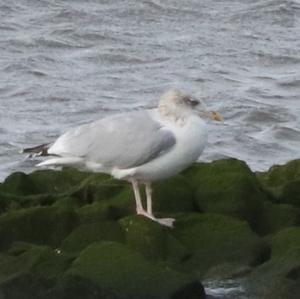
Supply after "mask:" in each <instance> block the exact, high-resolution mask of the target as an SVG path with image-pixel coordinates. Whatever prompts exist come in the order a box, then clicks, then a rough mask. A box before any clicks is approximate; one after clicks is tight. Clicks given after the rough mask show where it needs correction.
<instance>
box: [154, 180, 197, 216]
mask: <svg viewBox="0 0 300 299" xmlns="http://www.w3.org/2000/svg"><path fill="white" fill-rule="evenodd" d="M153 210H154V211H155V212H156V213H159V212H164V213H178V212H181V213H183V212H193V211H195V210H196V207H195V204H194V190H193V187H192V185H191V184H190V182H189V180H188V179H187V178H186V177H184V176H183V175H177V176H175V177H172V178H170V179H167V180H163V181H160V182H156V183H154V184H153Z"/></svg>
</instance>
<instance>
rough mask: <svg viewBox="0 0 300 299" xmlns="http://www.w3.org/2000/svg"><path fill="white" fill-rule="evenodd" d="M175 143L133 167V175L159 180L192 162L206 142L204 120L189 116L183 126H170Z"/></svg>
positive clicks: (141, 178)
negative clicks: (157, 155) (147, 160)
mask: <svg viewBox="0 0 300 299" xmlns="http://www.w3.org/2000/svg"><path fill="white" fill-rule="evenodd" d="M168 129H171V130H172V131H173V133H174V134H175V136H176V145H175V146H174V147H173V148H172V149H171V150H170V151H169V152H167V153H166V154H164V155H162V156H160V157H158V158H156V159H154V160H152V161H150V162H148V163H147V164H144V165H141V166H139V167H136V168H135V171H134V175H133V177H134V178H136V179H138V180H140V181H147V180H150V181H153V180H161V179H165V178H167V177H170V176H173V175H175V174H177V173H179V172H180V171H182V170H184V169H185V168H187V167H188V166H189V165H191V164H192V163H194V162H195V161H196V160H197V159H198V158H199V156H200V155H201V153H202V151H203V149H204V147H205V146H206V144H207V130H206V124H205V122H204V121H203V120H202V119H200V118H199V117H197V116H190V117H189V119H188V120H187V121H186V123H185V124H184V125H183V126H172V125H170V126H169V127H168Z"/></svg>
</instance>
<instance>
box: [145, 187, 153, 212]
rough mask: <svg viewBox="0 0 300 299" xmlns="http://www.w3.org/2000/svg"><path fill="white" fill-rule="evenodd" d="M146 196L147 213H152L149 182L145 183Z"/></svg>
mask: <svg viewBox="0 0 300 299" xmlns="http://www.w3.org/2000/svg"><path fill="white" fill-rule="evenodd" d="M145 189H146V198H147V213H148V214H150V215H153V214H152V187H151V182H147V183H145Z"/></svg>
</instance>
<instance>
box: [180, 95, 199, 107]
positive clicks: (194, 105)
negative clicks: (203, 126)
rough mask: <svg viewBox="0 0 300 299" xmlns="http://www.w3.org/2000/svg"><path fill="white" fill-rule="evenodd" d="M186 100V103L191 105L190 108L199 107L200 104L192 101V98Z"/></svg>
mask: <svg viewBox="0 0 300 299" xmlns="http://www.w3.org/2000/svg"><path fill="white" fill-rule="evenodd" d="M184 100H185V102H186V103H187V104H188V105H190V106H192V107H196V106H197V105H199V104H200V103H199V102H198V101H197V100H194V99H192V98H190V97H185V98H184Z"/></svg>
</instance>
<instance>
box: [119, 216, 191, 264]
mask: <svg viewBox="0 0 300 299" xmlns="http://www.w3.org/2000/svg"><path fill="white" fill-rule="evenodd" d="M120 223H121V226H122V227H123V229H124V233H125V236H126V244H127V245H128V246H129V247H130V248H132V249H133V250H135V251H138V252H139V253H141V254H142V255H143V256H144V257H145V258H146V259H147V260H154V261H155V260H156V261H157V260H164V261H168V262H170V263H171V264H172V265H174V264H175V265H176V266H175V267H176V268H178V267H179V266H180V263H181V262H182V261H184V260H185V259H186V258H188V257H189V256H190V255H191V253H190V252H189V251H188V250H187V249H186V247H185V246H184V245H182V244H181V243H180V241H178V240H177V239H176V238H175V237H174V236H173V235H172V234H171V230H170V228H167V227H165V226H162V225H160V224H158V223H157V222H154V221H152V220H149V219H147V218H145V217H143V216H129V217H126V218H123V219H121V220H120Z"/></svg>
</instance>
